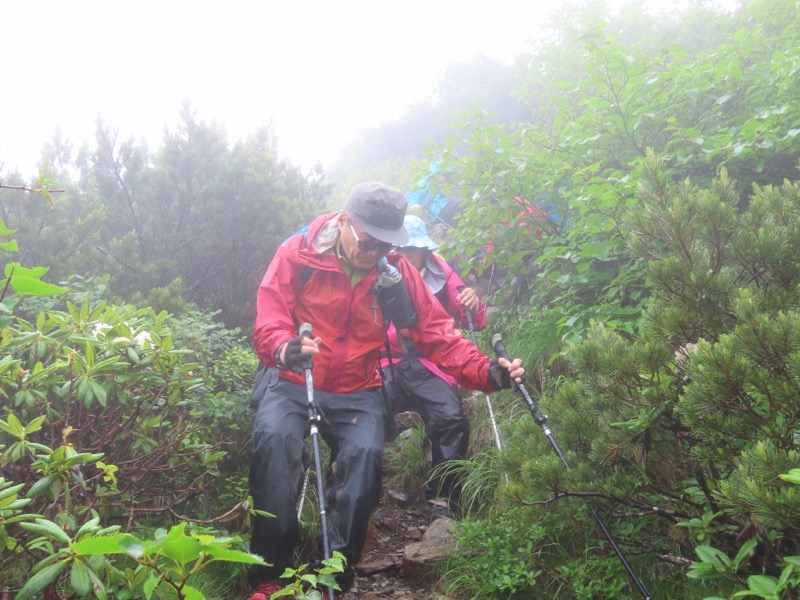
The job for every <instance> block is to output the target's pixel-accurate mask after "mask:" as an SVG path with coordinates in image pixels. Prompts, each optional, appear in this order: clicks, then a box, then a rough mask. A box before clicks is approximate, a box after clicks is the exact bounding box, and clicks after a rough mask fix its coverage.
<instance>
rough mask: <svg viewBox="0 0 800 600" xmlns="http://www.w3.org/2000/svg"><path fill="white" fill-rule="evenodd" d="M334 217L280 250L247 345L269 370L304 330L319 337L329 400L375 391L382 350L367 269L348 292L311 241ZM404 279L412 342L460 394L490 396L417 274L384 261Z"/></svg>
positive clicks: (482, 372) (335, 262)
mask: <svg viewBox="0 0 800 600" xmlns="http://www.w3.org/2000/svg"><path fill="white" fill-rule="evenodd" d="M335 217H336V214H335V213H334V214H327V215H322V216H320V217H317V218H316V219H314V221H313V222H312V223H311V224H310V225H309V226H308V232H307V233H306V234H305V235H304V234H302V233H298V234H296V235H293V236H292V237H290V238H289V239H288V240H286V241H285V242H284V243H283V244H281V245H280V247H279V248H278V250H277V252H276V253H275V257H274V258H273V259H272V262H271V263H270V265H269V267H268V268H267V272H266V274H265V275H264V278H263V280H262V281H261V285H260V286H259V288H258V296H257V303H256V322H255V327H254V334H253V346H254V347H255V349H256V352H258V356H259V359H260V360H261V362H262V363H263V364H264V365H266V366H268V367H274V366H275V358H274V356H275V351H276V350H277V349H278V347H280V345H281V344H283V343H284V342H287V341H289V340H290V339H292V338H294V337H296V336H297V332H298V329H299V327H300V325H301V324H302V323H310V324H311V325H312V335H313V337H320V338H322V342H321V344H320V353H319V354H317V355H315V356H314V370H313V372H312V373H313V377H314V387H315V388H316V389H319V390H323V391H326V392H329V393H333V394H346V393H348V392H352V391H354V390H357V389H362V388H378V387H380V385H381V378H380V374H379V372H378V350H379V348H381V347H382V346H383V345H384V344H385V343H386V330H385V328H384V325H383V316H382V315H381V312H380V309H379V308H378V306H377V304H378V303H377V302H376V300H375V295H374V294H373V293H372V291H371V290H372V286H373V284H374V283H375V278H376V274H377V269H376V268H375V267H373V268H372V269H370V271H368V272H367V274H366V276H365V277H364V278H363V279H361V280H360V281H359V282H358V283H356V284H355V285H354V286H351V284H350V278H349V277H348V275H347V274H346V273H345V272H344V271H343V270H342V267H341V265H340V263H339V259H338V258H337V257H336V255H335V254H334V253H333V252H326V253H324V254H320V253H319V252H317V251H316V250H314V249H313V247H312V245H311V241H312V240H313V239H314V236H315V235H316V234H317V232H319V230H320V228H321V227H322V226H323V225H324V224H325V223H326V222H327V221H329V220H330V219H333V218H335ZM387 259H388V260H389V262H390V263H392V264H394V265H395V266H396V267H397V268H398V269H399V270H400V272H401V273H402V275H403V279H404V281H405V284H406V286H407V288H408V291H409V294H410V296H411V299H412V301H413V302H414V306H415V308H416V310H417V314H418V315H419V322H418V324H417V326H416V327H415V328H414V329H413V330H411V331H410V334H411V339H412V340H413V341H414V342H415V343H416V344H417V346H418V347H419V348H420V349H421V350H422V352H423V353H424V355H425V356H426V357H428V358H429V359H430V360H432V361H434V362H435V363H436V364H437V365H438V366H439V367H440V368H441V369H442V370H443V371H444V372H445V373H447V374H449V375H451V376H452V377H454V378H455V379H456V381H458V383H459V384H460V385H461V386H462V387H465V388H468V389H473V390H479V391H482V392H486V393H491V392H494V391H496V390H495V389H494V388H493V387H491V385H490V384H489V383H488V368H489V363H490V360H489V358H488V357H487V356H486V355H484V354H483V353H482V352H480V350H478V349H477V348H476V347H475V346H474V345H473V344H472V342H471V341H469V340H467V339H466V338H465V337H464V336H463V335H462V334H461V332H460V331H459V330H458V329H457V328H456V325H455V322H454V321H453V318H452V317H451V316H450V315H449V314H447V312H445V310H444V308H442V306H441V304H440V303H439V301H438V300H437V299H436V298H435V297H434V296H433V294H431V292H430V290H428V287H427V286H426V285H425V283H424V282H423V281H422V278H421V277H420V275H419V273H418V272H417V270H416V269H415V268H414V267H413V266H412V265H411V263H409V262H408V261H407V260H406V259H405V258H403V257H402V256H401V255H399V254H390V255H388V256H387ZM280 377H282V378H284V379H287V380H289V381H293V382H295V383H297V384H300V385H304V384H305V377H304V376H303V375H298V374H296V373H293V372H291V371H289V370H286V369H281V370H280Z"/></svg>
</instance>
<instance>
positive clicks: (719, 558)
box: [694, 546, 730, 569]
mask: <svg viewBox="0 0 800 600" xmlns="http://www.w3.org/2000/svg"><path fill="white" fill-rule="evenodd" d="M694 551H695V554H697V556H698V558H699V559H700V560H702V561H703V562H704V563H706V564H710V565H713V566H714V567H718V568H720V569H724V568H725V567H727V566H730V559H729V558H728V557H727V556H726V555H725V554H724V553H723V552H722V551H721V550H719V549H717V548H713V547H712V546H698V547H697V548H695V549H694Z"/></svg>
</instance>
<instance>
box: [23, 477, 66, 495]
mask: <svg viewBox="0 0 800 600" xmlns="http://www.w3.org/2000/svg"><path fill="white" fill-rule="evenodd" d="M56 477H58V475H56V474H55V473H51V474H50V475H47V476H45V477H42V478H41V479H40V480H39V481H37V482H36V483H34V484H33V485H32V486H31V489H29V490H28V493H27V494H25V496H27V497H28V498H35V497H36V496H39V495H40V494H44V493H45V492H46V491H48V490H49V489H50V486H51V485H52V484H53V480H54V479H55V478H56Z"/></svg>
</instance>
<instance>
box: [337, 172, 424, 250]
mask: <svg viewBox="0 0 800 600" xmlns="http://www.w3.org/2000/svg"><path fill="white" fill-rule="evenodd" d="M407 206H408V201H407V200H406V197H405V196H404V195H403V192H401V191H400V190H396V189H394V188H393V187H390V186H388V185H386V184H385V183H379V182H377V181H366V182H364V183H359V184H358V185H356V186H355V187H354V188H353V190H352V191H351V192H350V196H348V198H347V202H345V205H344V212H345V213H347V216H348V217H350V218H351V219H352V220H353V221H355V222H356V223H358V224H359V225H361V227H363V228H364V230H365V231H366V232H367V233H368V234H369V235H371V236H372V237H374V238H375V239H376V240H380V241H381V242H386V243H388V244H394V245H395V246H402V245H403V244H406V243H408V232H407V231H406V228H405V227H404V226H403V218H404V217H405V215H406V207H407Z"/></svg>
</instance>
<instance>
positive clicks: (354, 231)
mask: <svg viewBox="0 0 800 600" xmlns="http://www.w3.org/2000/svg"><path fill="white" fill-rule="evenodd" d="M338 224H339V236H340V237H339V239H340V244H341V249H342V253H343V254H344V255H345V256H346V257H347V260H349V261H350V264H351V265H353V266H354V267H356V268H357V269H371V268H372V267H374V266H375V265H376V264H377V262H378V260H380V258H381V257H382V256H385V255H386V254H387V253H389V252H391V251H392V250H394V246H392V245H391V244H387V243H386V242H381V241H378V240H376V239H375V238H373V237H372V236H371V235H369V234H368V233H367V232H366V231H364V229H363V228H362V227H361V226H360V225H359V224H358V223H356V222H354V221H353V220H351V219H350V218H349V217H348V216H347V215H346V214H345V213H344V211H342V212H340V213H339V219H338Z"/></svg>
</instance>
